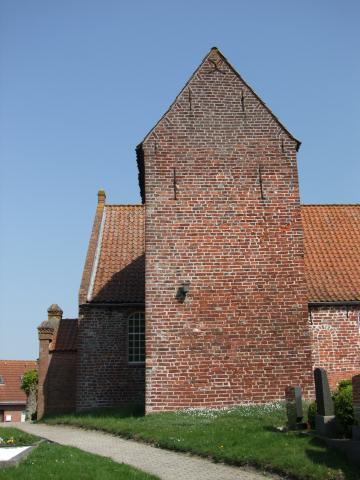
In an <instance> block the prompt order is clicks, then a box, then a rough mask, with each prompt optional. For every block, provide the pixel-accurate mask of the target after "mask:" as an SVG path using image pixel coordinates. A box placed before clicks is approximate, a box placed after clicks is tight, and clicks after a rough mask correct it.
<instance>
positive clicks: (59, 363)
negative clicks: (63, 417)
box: [43, 351, 76, 414]
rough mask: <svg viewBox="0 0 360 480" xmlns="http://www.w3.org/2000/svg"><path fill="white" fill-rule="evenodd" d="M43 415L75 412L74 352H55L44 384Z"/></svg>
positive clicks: (52, 354)
mask: <svg viewBox="0 0 360 480" xmlns="http://www.w3.org/2000/svg"><path fill="white" fill-rule="evenodd" d="M43 388H44V399H45V414H52V413H65V412H72V411H74V410H75V398H76V352H74V351H55V352H53V353H51V354H50V363H49V368H48V371H47V375H46V378H45V382H44V387H43Z"/></svg>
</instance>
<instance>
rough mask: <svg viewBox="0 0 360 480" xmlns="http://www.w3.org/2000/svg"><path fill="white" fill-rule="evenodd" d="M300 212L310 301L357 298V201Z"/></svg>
mask: <svg viewBox="0 0 360 480" xmlns="http://www.w3.org/2000/svg"><path fill="white" fill-rule="evenodd" d="M301 212H302V222H303V228H304V238H305V269H306V278H307V283H308V290H309V302H334V301H356V300H360V204H358V205H302V207H301Z"/></svg>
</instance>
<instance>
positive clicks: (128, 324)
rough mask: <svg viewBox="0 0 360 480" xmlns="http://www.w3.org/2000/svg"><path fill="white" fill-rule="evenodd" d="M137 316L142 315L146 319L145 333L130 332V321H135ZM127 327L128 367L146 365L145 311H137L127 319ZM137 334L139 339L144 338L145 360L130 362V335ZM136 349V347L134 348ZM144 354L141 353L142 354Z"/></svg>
mask: <svg viewBox="0 0 360 480" xmlns="http://www.w3.org/2000/svg"><path fill="white" fill-rule="evenodd" d="M135 315H142V316H143V319H144V331H143V333H142V332H134V333H132V332H130V321H131V320H133V319H134V316H135ZM126 327H127V338H126V340H127V342H126V343H127V349H126V350H127V352H126V353H127V363H128V365H135V366H136V365H145V359H146V344H145V339H146V335H145V334H146V326H145V312H144V311H143V310H137V311H136V312H131V313H130V314H129V315H128V316H127V318H126ZM136 333H137V338H139V336H140V335H143V336H144V352H143V353H144V360H130V335H132V334H133V335H136ZM132 348H134V346H133V347H132ZM141 353H142V352H140V354H141Z"/></svg>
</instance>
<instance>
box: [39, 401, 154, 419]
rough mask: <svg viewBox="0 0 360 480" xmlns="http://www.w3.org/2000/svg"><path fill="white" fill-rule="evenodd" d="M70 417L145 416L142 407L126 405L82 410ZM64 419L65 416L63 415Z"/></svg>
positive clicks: (51, 416) (54, 416)
mask: <svg viewBox="0 0 360 480" xmlns="http://www.w3.org/2000/svg"><path fill="white" fill-rule="evenodd" d="M71 415H76V417H77V418H86V417H92V418H129V417H143V416H144V415H145V408H144V405H140V404H139V405H128V406H123V407H102V408H93V409H91V410H83V411H80V412H74V413H73V414H71ZM58 416H59V415H56V414H55V415H46V416H45V417H44V418H43V419H42V420H41V421H45V422H46V420H51V419H52V418H57V417H58ZM64 417H66V414H65V415H64Z"/></svg>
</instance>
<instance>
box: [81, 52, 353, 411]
mask: <svg viewBox="0 0 360 480" xmlns="http://www.w3.org/2000/svg"><path fill="white" fill-rule="evenodd" d="M299 146H300V142H298V141H297V140H296V139H295V138H294V137H293V136H292V135H291V134H290V133H289V132H288V130H287V129H286V128H285V127H284V126H283V125H282V124H281V123H280V122H279V120H278V119H277V118H276V117H275V116H274V114H273V113H272V112H271V111H270V110H269V108H268V107H267V106H266V105H265V104H264V102H263V101H262V100H261V99H260V98H259V97H258V96H257V95H256V94H255V92H254V91H253V90H252V89H251V87H250V86H249V85H248V84H247V83H246V82H245V81H244V80H243V78H242V77H241V76H240V75H239V74H238V73H237V72H236V71H235V70H234V68H233V67H232V66H231V65H230V64H229V62H228V61H227V60H226V59H225V57H224V56H223V55H222V54H221V53H220V52H219V50H218V49H216V48H214V49H211V51H210V52H209V53H208V55H207V56H206V57H205V59H204V60H203V62H202V63H201V64H200V66H199V67H198V69H197V70H196V71H195V72H194V74H193V75H192V77H191V78H190V80H189V81H188V82H187V84H186V85H185V87H184V88H183V90H182V91H181V92H180V94H179V95H178V96H177V97H176V99H175V101H174V103H173V104H172V105H171V106H170V108H169V109H168V111H167V112H166V113H165V115H164V116H163V117H162V118H161V119H160V121H159V122H158V123H157V124H156V125H155V127H154V128H153V129H152V130H151V131H150V132H149V133H148V135H147V136H146V137H145V139H144V140H143V142H142V143H141V144H140V145H139V146H138V147H137V149H136V152H137V163H138V169H139V186H140V193H141V197H142V205H111V204H110V205H109V204H106V197H105V192H104V191H99V193H98V205H97V209H96V214H95V219H94V225H93V230H92V234H91V239H90V243H89V248H88V253H87V258H86V262H85V267H84V273H83V278H82V282H81V287H80V294H79V319H78V322H77V323H76V326H77V380H76V389H75V388H74V392H75V390H76V402H75V403H76V409H78V410H83V409H88V408H92V407H105V406H117V405H121V404H126V403H131V402H136V403H143V402H145V405H146V411H147V412H151V411H157V410H175V409H181V408H186V407H223V406H228V405H235V404H240V403H244V402H270V401H275V400H279V399H282V398H283V396H284V391H285V388H286V386H287V385H289V384H294V383H296V384H298V385H301V387H302V389H303V392H304V394H305V396H306V397H311V396H313V384H312V370H313V367H314V366H324V367H325V368H326V369H327V370H328V372H329V374H330V381H331V383H332V385H333V386H335V385H336V382H337V381H338V380H339V379H341V378H344V377H349V376H351V375H353V374H355V373H356V372H359V371H360V359H359V343H360V336H359V313H360V254H359V252H360V205H303V206H301V205H300V199H299V188H298V173H297V162H296V152H297V150H298V149H299ZM145 318H146V320H145ZM74 325H75V324H74Z"/></svg>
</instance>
